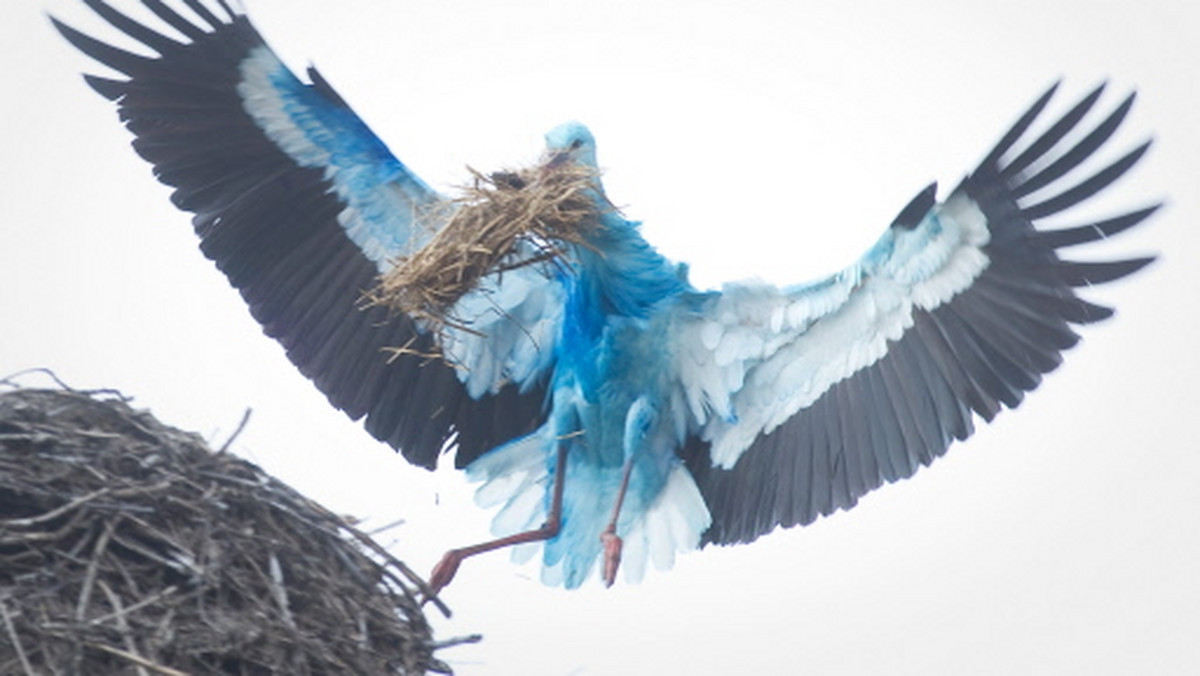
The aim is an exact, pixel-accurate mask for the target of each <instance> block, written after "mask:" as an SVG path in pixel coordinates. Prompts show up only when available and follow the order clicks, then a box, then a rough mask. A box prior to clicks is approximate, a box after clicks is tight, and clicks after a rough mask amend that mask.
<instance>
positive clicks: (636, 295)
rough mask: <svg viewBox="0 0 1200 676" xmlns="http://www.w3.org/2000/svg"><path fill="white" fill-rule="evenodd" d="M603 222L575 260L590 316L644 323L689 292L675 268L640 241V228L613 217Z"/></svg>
mask: <svg viewBox="0 0 1200 676" xmlns="http://www.w3.org/2000/svg"><path fill="white" fill-rule="evenodd" d="M601 220H602V225H603V227H601V228H599V229H598V230H597V231H596V232H595V233H594V234H593V235H591V236H590V237H589V241H588V243H587V245H584V246H579V247H578V252H577V257H576V260H577V261H578V265H577V268H576V270H575V273H576V283H577V288H578V292H579V293H580V294H582V298H581V300H582V301H583V302H584V303H585V304H587V305H588V306H590V309H591V311H593V312H597V313H598V314H601V315H616V316H625V317H633V318H645V317H647V316H648V315H649V314H650V312H651V311H652V309H653V307H654V306H656V305H658V304H659V303H661V302H662V301H663V300H665V299H667V298H671V297H673V296H676V295H678V294H680V293H682V292H683V291H685V290H686V289H687V282H686V281H685V280H684V279H683V277H682V275H681V274H680V272H679V270H678V269H677V268H676V266H674V265H672V264H671V263H670V261H668V260H667V259H666V258H665V257H663V256H662V254H660V253H658V251H656V250H655V249H654V247H652V246H650V245H649V244H648V243H647V242H646V240H644V239H642V236H641V234H640V233H639V232H638V230H637V224H636V223H632V222H630V221H626V220H625V219H623V218H621V217H620V215H618V214H613V213H609V214H604V215H603V216H602V217H601Z"/></svg>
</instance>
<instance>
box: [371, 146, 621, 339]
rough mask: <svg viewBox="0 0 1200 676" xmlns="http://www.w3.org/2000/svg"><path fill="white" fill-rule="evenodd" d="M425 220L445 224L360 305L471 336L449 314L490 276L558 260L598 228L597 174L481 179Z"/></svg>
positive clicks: (558, 171) (547, 171)
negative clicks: (400, 314) (384, 310)
mask: <svg viewBox="0 0 1200 676" xmlns="http://www.w3.org/2000/svg"><path fill="white" fill-rule="evenodd" d="M470 171H471V174H472V176H473V182H472V183H471V184H470V185H468V186H466V187H464V188H463V194H462V195H461V196H460V197H459V198H457V199H455V200H452V201H451V202H449V203H448V204H447V205H444V207H442V208H440V209H435V210H434V212H433V213H431V214H428V215H427V216H426V218H425V220H426V221H427V222H428V223H430V224H431V225H433V226H437V225H440V224H441V223H442V222H444V223H445V225H443V226H441V228H440V229H438V230H437V232H436V233H435V234H434V235H433V237H432V238H431V239H430V240H429V242H428V243H427V244H426V245H425V246H424V247H422V248H421V249H420V250H418V251H417V252H416V253H414V254H412V255H411V256H408V257H405V258H401V259H399V260H397V261H396V262H395V263H396V264H395V266H394V267H393V268H392V269H391V270H390V271H389V272H388V273H387V274H385V275H383V276H382V277H381V278H380V280H379V282H378V284H377V285H376V287H375V288H374V289H372V290H371V291H369V292H367V294H366V296H365V298H364V304H365V305H367V306H372V305H382V306H384V307H387V308H389V309H390V310H394V311H398V312H402V313H404V314H407V315H409V316H411V317H414V318H416V319H419V320H422V321H423V322H425V323H426V324H427V325H429V326H430V327H431V328H433V329H435V330H436V329H440V328H442V327H444V326H446V325H452V326H456V327H458V328H463V329H467V330H470V329H469V328H468V327H467V326H465V325H464V323H463V322H461V321H459V320H458V318H456V317H454V316H453V315H452V314H451V308H453V307H454V304H455V303H457V302H458V301H459V299H461V298H462V297H463V296H465V295H466V294H467V293H469V292H470V291H471V290H472V289H474V288H475V287H476V286H478V284H479V282H480V280H481V279H482V278H483V277H484V276H486V275H489V274H493V273H503V272H505V271H507V270H512V269H515V268H520V267H524V266H527V265H533V264H535V263H541V262H545V261H550V260H553V259H556V258H561V257H562V256H563V252H564V250H565V247H564V245H567V244H573V245H583V246H587V239H588V235H589V233H592V232H594V231H595V230H596V229H597V228H599V227H600V214H601V210H600V207H599V205H598V204H597V200H596V191H595V180H596V177H597V174H596V172H595V171H594V170H593V169H590V168H588V167H584V166H580V165H578V164H574V163H565V164H560V165H545V166H541V167H536V168H532V169H523V170H520V171H516V172H496V173H493V174H490V175H486V176H485V175H483V174H481V173H479V172H477V171H475V170H474V169H471V170H470Z"/></svg>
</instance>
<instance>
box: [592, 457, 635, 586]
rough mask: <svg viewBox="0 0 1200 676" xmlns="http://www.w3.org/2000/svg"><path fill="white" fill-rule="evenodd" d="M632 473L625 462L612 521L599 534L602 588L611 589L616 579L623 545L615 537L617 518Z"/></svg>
mask: <svg viewBox="0 0 1200 676" xmlns="http://www.w3.org/2000/svg"><path fill="white" fill-rule="evenodd" d="M632 473H633V460H632V459H630V460H627V461H625V473H624V474H623V475H622V476H621V490H620V491H619V492H618V493H617V504H616V506H614V507H613V514H612V519H611V520H610V521H609V522H608V527H607V528H605V529H604V532H603V533H601V534H600V541H601V542H603V543H604V586H606V587H611V586H613V582H615V581H616V579H617V568H618V567H619V566H620V565H621V547H622V545H624V543H623V542H622V541H621V537H620V536H619V535H617V517H619V516H621V505H622V504H623V503H624V502H625V491H626V490H627V489H628V488H629V475H630V474H632Z"/></svg>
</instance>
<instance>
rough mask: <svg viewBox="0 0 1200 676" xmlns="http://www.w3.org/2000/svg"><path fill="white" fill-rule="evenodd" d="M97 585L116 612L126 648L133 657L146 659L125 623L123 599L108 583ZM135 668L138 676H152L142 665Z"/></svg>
mask: <svg viewBox="0 0 1200 676" xmlns="http://www.w3.org/2000/svg"><path fill="white" fill-rule="evenodd" d="M96 584H98V585H100V591H102V592H104V596H105V597H106V598H108V605H110V606H112V607H113V610H115V611H116V612H115V613H114V616H115V617H116V618H117V629H120V630H121V635H122V636H123V637H124V639H125V648H126V649H127V650H129V653H130V654H131V655H134V656H136V657H138V658H139V659H145V658H143V657H142V656H141V655H140V654H138V650H137V644H136V643H134V642H133V636H132V635H131V634H130V633H129V623H128V622H126V621H125V608H124V605H123V604H122V603H121V597H119V596H117V595H116V593H115V592H113V590H112V587H109V586H108V583H107V582H105V581H104V580H100V581H98V582H97V583H96ZM133 668H134V669H136V670H137V672H138V676H150V675H149V674H148V673H146V668H145V667H144V666H142V665H141V664H135V665H134V667H133Z"/></svg>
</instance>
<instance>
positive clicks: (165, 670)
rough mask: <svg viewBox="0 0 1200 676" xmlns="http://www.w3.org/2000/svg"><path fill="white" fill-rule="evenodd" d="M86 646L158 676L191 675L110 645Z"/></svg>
mask: <svg viewBox="0 0 1200 676" xmlns="http://www.w3.org/2000/svg"><path fill="white" fill-rule="evenodd" d="M88 646H90V647H92V648H95V649H97V650H103V651H104V652H106V653H108V654H110V655H116V656H117V657H121V658H124V659H127V660H129V661H130V662H133V663H134V664H137V665H140V666H143V667H145V668H147V669H150V670H151V671H156V672H158V673H160V674H164V675H165V676H192V675H191V674H189V673H188V672H186V671H179V670H178V669H172V668H171V667H164V666H163V665H161V664H157V663H155V662H151V661H150V660H148V659H146V658H144V657H141V656H139V655H134V654H133V653H129V652H125V651H124V650H121V649H120V648H114V647H112V646H110V645H105V644H103V643H94V642H88Z"/></svg>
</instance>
